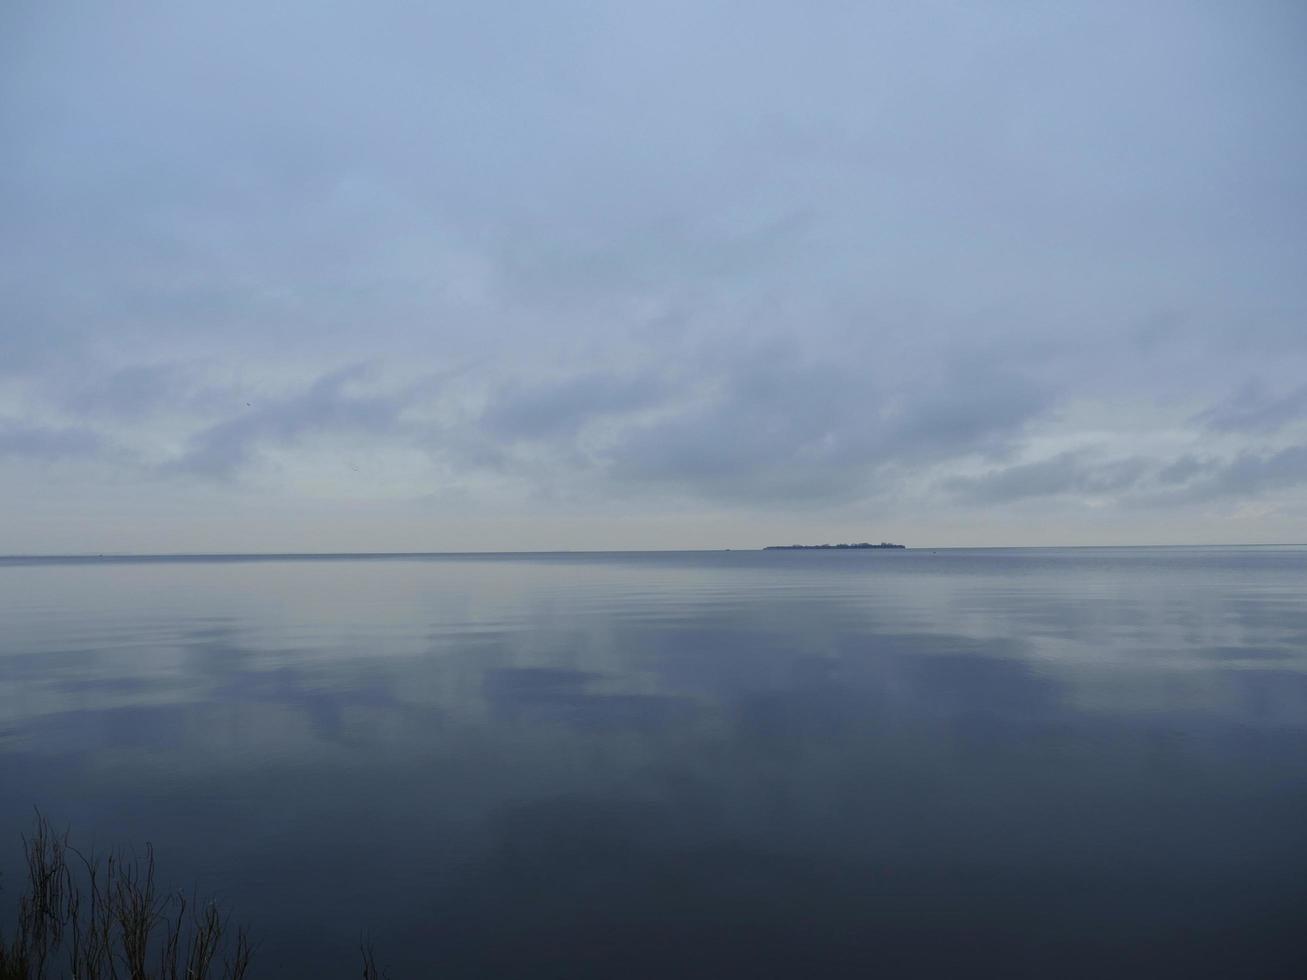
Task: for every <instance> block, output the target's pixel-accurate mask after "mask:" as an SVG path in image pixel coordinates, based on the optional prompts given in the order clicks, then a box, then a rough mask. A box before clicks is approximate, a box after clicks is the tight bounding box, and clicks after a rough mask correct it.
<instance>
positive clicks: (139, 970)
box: [0, 812, 252, 980]
mask: <svg viewBox="0 0 1307 980" xmlns="http://www.w3.org/2000/svg"><path fill="white" fill-rule="evenodd" d="M23 850H24V854H25V856H26V858H27V882H26V888H25V890H24V892H23V894H22V895H21V896H20V897H19V899H18V908H17V923H16V927H15V929H14V931H13V934H12V936H10V935H6V933H5V931H3V930H0V980H55V978H69V980H243V978H244V977H245V976H246V972H247V970H248V969H249V963H250V954H251V952H252V949H251V946H250V940H249V934H248V933H247V932H246V930H245V929H244V928H243V927H240V926H237V927H235V928H229V922H228V918H227V915H226V914H225V913H224V912H223V911H222V910H221V909H219V908H218V906H217V905H216V904H214V903H213V902H208V903H199V902H196V901H194V900H193V899H192V900H191V901H187V899H186V897H185V895H183V894H181V893H180V892H176V893H173V892H168V893H160V892H159V890H158V888H157V886H156V883H155V872H154V851H153V849H152V848H151V847H149V846H148V845H147V846H146V849H145V856H144V858H135V857H127V856H124V855H122V854H113V855H110V856H109V857H108V858H106V859H104V860H103V861H102V860H100V859H99V858H97V857H95V856H94V855H86V854H83V853H82V852H80V851H78V850H77V849H76V848H74V847H72V846H71V845H70V844H69V843H68V834H67V832H64V833H62V834H61V833H58V832H56V831H55V830H54V829H53V828H52V827H51V826H50V823H49V821H48V820H47V819H46V818H45V817H44V816H42V815H41V814H40V813H39V812H38V813H37V815H36V821H35V827H34V829H33V832H32V835H31V836H30V837H24V839H23Z"/></svg>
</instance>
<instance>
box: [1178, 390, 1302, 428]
mask: <svg viewBox="0 0 1307 980" xmlns="http://www.w3.org/2000/svg"><path fill="white" fill-rule="evenodd" d="M1302 419H1307V384H1304V385H1300V386H1298V387H1297V388H1294V389H1292V390H1290V391H1288V392H1286V393H1285V394H1283V395H1274V394H1272V393H1271V392H1270V391H1269V390H1268V389H1267V386H1266V385H1265V384H1264V383H1262V382H1261V381H1256V380H1254V381H1250V382H1248V383H1247V384H1245V385H1244V386H1243V387H1242V388H1240V389H1239V390H1238V391H1236V392H1235V393H1234V394H1232V395H1231V396H1230V397H1229V398H1227V399H1226V400H1225V401H1223V402H1221V403H1219V404H1217V405H1215V406H1213V407H1212V408H1209V409H1208V410H1207V411H1205V412H1201V413H1200V414H1198V415H1196V416H1195V417H1194V419H1193V421H1194V422H1196V423H1197V424H1199V425H1203V426H1206V427H1207V428H1209V429H1211V430H1213V431H1215V432H1229V433H1236V434H1238V433H1251V434H1257V435H1267V434H1270V433H1274V432H1277V431H1279V430H1280V429H1282V428H1284V427H1285V426H1286V425H1289V424H1291V423H1293V422H1298V421H1300V420H1302Z"/></svg>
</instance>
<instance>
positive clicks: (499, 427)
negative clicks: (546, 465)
mask: <svg viewBox="0 0 1307 980" xmlns="http://www.w3.org/2000/svg"><path fill="white" fill-rule="evenodd" d="M668 390H669V389H668V385H667V383H665V382H664V381H662V380H661V379H659V378H656V377H654V376H652V375H647V374H646V375H635V376H628V375H622V374H617V373H605V372H600V371H590V372H586V373H584V374H580V375H576V376H574V377H570V378H564V379H562V380H557V381H552V382H538V381H534V382H533V381H531V380H529V379H528V380H526V381H522V382H514V383H510V384H506V385H503V386H501V387H500V388H499V390H498V391H497V392H496V393H495V395H494V396H493V397H492V398H491V399H490V402H489V404H488V406H487V407H486V409H485V411H484V412H483V413H482V415H481V418H480V420H479V427H480V429H481V430H482V431H483V432H485V433H487V434H489V435H493V436H495V437H498V438H500V439H504V440H508V441H516V440H536V439H545V438H553V437H559V436H574V435H576V434H577V432H578V431H579V430H580V429H583V428H584V427H585V426H586V425H588V424H590V423H592V422H595V421H597V420H599V419H601V418H608V417H612V416H616V415H624V414H627V413H630V412H634V411H638V410H640V409H643V408H648V407H650V406H652V405H656V404H657V403H658V402H659V401H661V400H662V399H664V398H665V397H666V396H667V394H668Z"/></svg>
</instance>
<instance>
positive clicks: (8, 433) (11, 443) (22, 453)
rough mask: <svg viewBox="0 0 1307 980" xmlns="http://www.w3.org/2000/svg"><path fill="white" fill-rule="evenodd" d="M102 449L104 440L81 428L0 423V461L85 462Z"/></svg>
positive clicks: (9, 422) (15, 422)
mask: <svg viewBox="0 0 1307 980" xmlns="http://www.w3.org/2000/svg"><path fill="white" fill-rule="evenodd" d="M103 447H104V440H103V439H102V438H101V436H100V435H99V434H98V433H96V432H94V431H93V430H91V429H87V428H84V427H81V426H49V425H29V424H25V423H22V422H17V421H14V420H9V419H0V458H4V457H10V458H18V459H31V460H58V459H85V458H87V457H90V456H94V455H96V454H97V453H99V452H100V450H101V449H102V448H103Z"/></svg>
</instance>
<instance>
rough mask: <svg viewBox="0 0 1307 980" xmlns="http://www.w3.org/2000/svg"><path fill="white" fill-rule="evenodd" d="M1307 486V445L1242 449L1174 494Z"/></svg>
mask: <svg viewBox="0 0 1307 980" xmlns="http://www.w3.org/2000/svg"><path fill="white" fill-rule="evenodd" d="M1304 485H1307V446H1289V447H1287V448H1285V449H1280V450H1278V451H1268V452H1261V453H1258V452H1243V453H1240V454H1239V455H1238V456H1237V457H1235V458H1234V459H1232V460H1230V461H1228V462H1224V463H1221V464H1218V465H1217V466H1216V467H1214V468H1213V469H1212V470H1211V471H1210V472H1209V473H1208V475H1206V476H1204V477H1203V478H1202V479H1199V480H1195V481H1194V482H1193V483H1191V484H1189V485H1188V486H1187V487H1185V488H1184V489H1183V490H1180V491H1178V492H1177V493H1176V494H1175V499H1177V500H1181V501H1190V500H1207V499H1212V498H1221V497H1243V496H1248V497H1252V496H1256V495H1258V494H1262V493H1268V492H1272V491H1275V490H1284V489H1288V488H1292V487H1300V486H1304Z"/></svg>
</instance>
